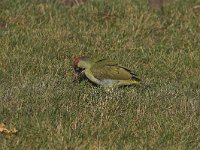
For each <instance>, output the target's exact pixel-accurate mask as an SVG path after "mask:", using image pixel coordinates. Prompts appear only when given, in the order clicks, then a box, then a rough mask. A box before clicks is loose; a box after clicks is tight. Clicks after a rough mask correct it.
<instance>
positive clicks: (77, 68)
mask: <svg viewBox="0 0 200 150" xmlns="http://www.w3.org/2000/svg"><path fill="white" fill-rule="evenodd" d="M74 70H75V72H77V73H80V72H81V71H83V70H84V69H82V68H79V67H75V68H74Z"/></svg>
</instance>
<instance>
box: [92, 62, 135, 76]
mask: <svg viewBox="0 0 200 150" xmlns="http://www.w3.org/2000/svg"><path fill="white" fill-rule="evenodd" d="M91 72H92V74H93V76H94V77H95V78H97V79H100V80H101V79H112V80H131V79H133V77H134V74H133V73H131V71H130V70H128V69H126V68H124V67H121V66H118V65H117V63H115V62H113V61H109V60H106V59H102V60H99V61H96V62H95V63H94V65H93V66H92V68H91ZM134 78H135V79H137V78H136V77H134ZM138 80H139V79H138Z"/></svg>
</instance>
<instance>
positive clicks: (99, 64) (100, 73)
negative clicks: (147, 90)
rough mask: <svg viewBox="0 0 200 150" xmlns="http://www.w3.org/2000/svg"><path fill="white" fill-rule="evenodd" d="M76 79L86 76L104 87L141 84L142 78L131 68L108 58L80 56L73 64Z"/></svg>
mask: <svg viewBox="0 0 200 150" xmlns="http://www.w3.org/2000/svg"><path fill="white" fill-rule="evenodd" d="M72 66H73V68H74V71H75V76H76V79H78V78H81V77H83V76H86V77H87V78H88V79H89V80H90V81H91V82H93V83H95V84H96V85H100V86H104V87H119V86H126V85H139V84H141V79H139V78H138V77H137V75H136V74H134V73H132V72H131V70H129V69H127V68H125V67H122V66H121V65H118V64H117V63H116V62H114V61H111V60H108V59H99V60H95V59H91V58H89V57H87V56H79V57H77V58H76V59H75V61H74V62H73V64H72Z"/></svg>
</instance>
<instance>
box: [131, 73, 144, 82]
mask: <svg viewBox="0 0 200 150" xmlns="http://www.w3.org/2000/svg"><path fill="white" fill-rule="evenodd" d="M131 79H132V80H134V81H137V82H141V81H142V80H141V79H139V78H138V77H136V76H134V75H133V76H132V77H131Z"/></svg>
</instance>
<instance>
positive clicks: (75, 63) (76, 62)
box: [73, 56, 81, 66]
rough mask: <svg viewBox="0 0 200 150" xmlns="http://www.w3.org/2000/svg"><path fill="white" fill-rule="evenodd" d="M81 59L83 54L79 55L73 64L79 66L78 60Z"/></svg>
mask: <svg viewBox="0 0 200 150" xmlns="http://www.w3.org/2000/svg"><path fill="white" fill-rule="evenodd" d="M80 60H81V56H79V57H77V58H76V59H75V61H74V62H73V66H77V64H78V62H79V61H80Z"/></svg>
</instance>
